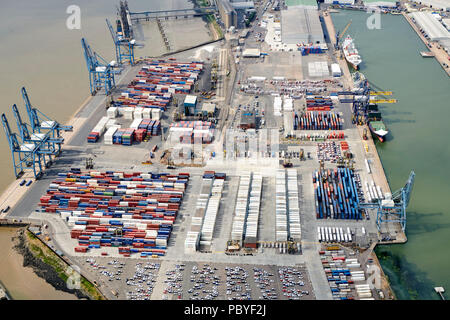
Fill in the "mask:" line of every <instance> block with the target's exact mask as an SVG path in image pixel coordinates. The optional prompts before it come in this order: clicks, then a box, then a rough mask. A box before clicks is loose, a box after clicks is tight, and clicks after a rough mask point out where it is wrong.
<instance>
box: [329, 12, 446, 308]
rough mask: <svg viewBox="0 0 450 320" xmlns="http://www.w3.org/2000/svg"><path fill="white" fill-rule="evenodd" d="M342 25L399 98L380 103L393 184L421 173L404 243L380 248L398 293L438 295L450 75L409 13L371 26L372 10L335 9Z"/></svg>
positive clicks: (370, 70)
mask: <svg viewBox="0 0 450 320" xmlns="http://www.w3.org/2000/svg"><path fill="white" fill-rule="evenodd" d="M332 17H333V22H334V24H335V27H336V30H342V29H343V28H344V27H345V25H346V24H347V22H348V21H349V20H350V19H351V20H352V24H351V26H350V28H349V30H348V31H347V33H348V34H350V35H351V36H352V37H353V38H354V39H355V43H356V46H357V48H358V50H359V52H360V55H361V56H362V58H363V61H364V62H363V64H362V66H361V72H363V73H364V74H365V75H366V77H367V78H368V79H369V81H371V82H372V83H374V84H375V85H376V86H378V87H381V88H382V89H384V90H386V91H393V92H394V95H393V98H396V99H398V100H399V101H398V103H397V104H385V105H381V106H380V109H381V111H382V114H383V119H384V120H385V123H386V126H387V127H388V129H389V131H390V133H389V136H388V140H387V141H386V142H385V143H383V144H381V143H378V144H377V149H378V152H379V154H380V157H381V160H382V163H383V167H384V169H385V172H386V175H387V178H388V181H389V184H390V186H391V189H392V191H395V190H397V189H399V188H400V187H402V186H403V185H404V183H405V182H406V180H407V178H408V175H409V173H410V170H414V171H415V173H416V180H415V185H414V188H413V192H412V197H411V201H410V205H409V208H408V210H407V227H406V233H407V237H408V242H407V243H406V244H403V245H395V246H383V247H379V248H378V249H377V254H378V256H379V257H380V258H381V264H382V266H383V269H384V271H385V273H386V274H387V275H388V277H389V279H390V282H391V284H392V287H393V290H394V292H395V294H396V296H397V298H399V299H438V296H437V294H436V293H435V292H434V290H433V288H434V287H435V286H444V287H445V288H446V289H449V288H450V254H449V253H450V252H449V249H448V247H447V244H448V242H449V240H450V211H449V208H450V197H449V195H450V184H449V181H450V170H449V166H448V164H449V163H450V145H449V143H448V137H449V126H448V122H449V119H450V79H449V77H448V76H447V75H446V74H445V72H444V71H443V70H442V68H441V66H440V65H439V63H438V62H437V61H436V60H435V59H430V58H422V57H421V56H420V51H426V46H425V45H424V44H423V42H422V40H421V39H420V38H419V37H418V35H417V34H416V33H415V31H414V30H413V29H412V28H411V26H410V25H409V24H408V22H407V21H406V20H405V19H404V17H403V16H398V15H397V16H394V15H382V16H381V29H380V30H368V29H367V27H366V19H367V17H369V14H367V13H365V12H357V11H341V12H339V13H335V14H333V15H332Z"/></svg>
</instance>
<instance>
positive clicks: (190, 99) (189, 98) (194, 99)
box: [184, 95, 197, 104]
mask: <svg viewBox="0 0 450 320" xmlns="http://www.w3.org/2000/svg"><path fill="white" fill-rule="evenodd" d="M196 102H197V96H193V95H187V96H186V98H185V99H184V103H189V104H195V103H196Z"/></svg>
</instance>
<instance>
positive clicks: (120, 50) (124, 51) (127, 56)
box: [106, 19, 136, 65]
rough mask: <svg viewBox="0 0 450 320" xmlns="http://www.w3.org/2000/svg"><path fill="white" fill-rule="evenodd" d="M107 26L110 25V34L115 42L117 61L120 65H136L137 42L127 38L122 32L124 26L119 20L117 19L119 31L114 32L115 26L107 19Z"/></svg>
mask: <svg viewBox="0 0 450 320" xmlns="http://www.w3.org/2000/svg"><path fill="white" fill-rule="evenodd" d="M106 24H107V25H108V29H109V32H110V33H111V37H112V39H113V42H114V46H115V48H116V59H117V62H118V63H119V65H122V64H123V63H124V62H129V63H130V65H133V64H134V48H135V46H136V40H135V39H130V38H127V37H126V36H125V35H124V32H123V31H122V30H123V28H122V24H121V22H120V20H119V19H117V30H116V31H114V28H113V26H112V25H111V23H110V22H109V20H108V19H106Z"/></svg>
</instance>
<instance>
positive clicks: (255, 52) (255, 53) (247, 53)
mask: <svg viewBox="0 0 450 320" xmlns="http://www.w3.org/2000/svg"><path fill="white" fill-rule="evenodd" d="M260 55H261V51H260V50H259V49H257V48H248V49H245V50H244V51H243V52H242V56H244V57H259V56H260Z"/></svg>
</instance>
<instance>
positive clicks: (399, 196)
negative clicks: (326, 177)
mask: <svg viewBox="0 0 450 320" xmlns="http://www.w3.org/2000/svg"><path fill="white" fill-rule="evenodd" d="M415 176H416V174H415V172H414V171H411V173H410V174H409V178H408V180H407V181H406V184H405V186H404V187H403V188H401V189H399V190H397V191H395V192H394V193H392V196H391V197H389V198H386V199H384V200H378V202H376V203H359V205H358V207H359V209H361V210H362V209H377V228H378V231H380V230H381V225H382V224H383V223H385V222H394V223H395V222H398V223H400V225H401V226H402V230H403V231H405V229H406V208H407V207H408V205H409V200H410V198H411V192H412V188H413V185H414V180H415Z"/></svg>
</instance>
